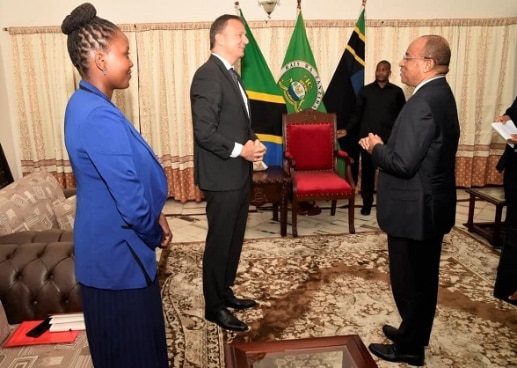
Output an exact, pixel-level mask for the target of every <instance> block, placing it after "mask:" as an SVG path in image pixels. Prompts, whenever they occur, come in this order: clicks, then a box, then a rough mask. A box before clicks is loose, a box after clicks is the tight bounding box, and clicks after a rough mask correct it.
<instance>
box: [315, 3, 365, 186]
mask: <svg viewBox="0 0 517 368" xmlns="http://www.w3.org/2000/svg"><path fill="white" fill-rule="evenodd" d="M364 12H365V8H364V7H363V9H362V10H361V13H360V15H359V18H358V20H357V22H356V24H355V27H354V30H353V32H352V35H351V36H350V39H349V41H348V44H347V46H346V48H345V51H344V52H343V55H342V56H341V60H340V61H339V64H338V66H337V68H336V70H335V72H334V75H333V76H332V79H331V80H330V83H329V86H328V88H327V91H326V92H325V95H324V96H323V101H324V103H325V107H326V108H327V111H329V112H333V113H336V118H337V128H338V129H344V128H345V127H346V125H347V123H348V121H349V120H350V117H351V115H352V113H353V111H354V109H355V103H356V96H357V94H358V93H359V90H360V89H361V87H363V86H364V55H365V53H364V49H365V42H366V37H365V22H364ZM359 138H360V137H359V129H355V131H349V132H347V135H346V136H345V137H344V138H341V139H339V146H340V147H341V148H342V149H343V150H345V151H346V152H347V153H348V154H349V155H350V156H351V157H352V158H353V159H354V165H352V174H353V176H354V180H356V181H357V173H358V164H359V144H358V141H359Z"/></svg>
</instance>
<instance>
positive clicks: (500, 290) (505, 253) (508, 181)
mask: <svg viewBox="0 0 517 368" xmlns="http://www.w3.org/2000/svg"><path fill="white" fill-rule="evenodd" d="M495 121H496V122H501V123H505V124H507V123H508V122H509V121H513V122H515V121H517V98H516V99H515V101H513V104H512V106H510V107H509V108H508V109H507V110H506V112H505V113H504V115H502V116H497V117H496V118H495ZM507 143H508V144H507V145H506V149H505V151H504V153H503V155H502V156H501V159H500V160H499V163H498V164H497V169H498V170H499V171H503V170H504V174H503V186H504V195H505V199H506V206H507V207H506V232H505V240H504V244H503V249H502V250H501V257H500V259H499V266H498V267H497V276H496V280H495V286H494V296H495V297H496V298H498V299H501V300H504V301H506V302H508V303H511V304H513V305H517V146H516V144H517V134H512V135H511V136H510V138H509V139H508V141H507ZM510 144H512V145H513V147H512V146H511V145H510Z"/></svg>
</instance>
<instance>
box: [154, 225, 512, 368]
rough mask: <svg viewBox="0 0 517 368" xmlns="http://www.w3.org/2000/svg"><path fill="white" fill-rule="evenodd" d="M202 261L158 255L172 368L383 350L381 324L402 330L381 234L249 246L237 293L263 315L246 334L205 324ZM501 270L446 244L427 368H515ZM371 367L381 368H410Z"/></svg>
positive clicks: (482, 253) (459, 240)
mask: <svg viewBox="0 0 517 368" xmlns="http://www.w3.org/2000/svg"><path fill="white" fill-rule="evenodd" d="M202 252H203V243H179V244H173V246H172V247H171V248H169V249H168V250H165V251H164V252H163V253H162V258H161V261H160V278H161V282H162V289H163V302H164V309H165V317H166V325H167V337H168V344H169V352H170V359H171V367H200V368H212V367H213V368H220V367H224V366H225V364H224V356H223V347H224V344H225V343H228V342H231V341H241V342H242V341H268V340H283V339H293V338H303V337H316V336H334V335H348V334H358V335H359V336H360V337H361V339H362V340H363V342H364V343H365V345H368V344H369V343H370V342H383V341H386V340H385V339H384V338H383V335H382V332H381V326H382V325H383V324H385V323H390V324H393V325H395V326H397V325H398V323H399V317H398V313H397V310H396V308H395V305H394V302H393V299H392V296H391V291H390V286H389V278H388V274H387V251H386V236H385V235H384V234H383V233H380V232H376V233H373V232H372V233H361V234H354V235H349V234H347V235H341V236H340V235H331V236H308V237H300V238H285V239H264V240H251V241H247V242H246V243H245V246H244V249H243V253H242V257H241V263H240V268H239V274H238V279H237V285H236V286H235V288H234V290H235V293H236V295H238V296H243V297H252V298H254V299H256V300H257V301H258V302H259V303H260V307H258V308H255V309H252V310H246V311H242V312H237V316H238V317H239V318H241V319H242V320H243V321H245V322H247V323H248V324H249V326H250V331H249V332H246V333H230V332H225V331H223V330H221V329H220V328H218V327H217V326H216V325H215V324H213V323H207V322H206V321H205V319H204V318H203V316H204V310H203V304H204V303H203V296H202V289H201V259H202ZM497 261H498V253H496V252H494V251H493V250H492V249H490V248H489V247H488V246H486V245H484V244H483V243H480V242H479V241H477V240H476V239H474V238H472V237H471V236H470V235H468V234H466V233H464V232H462V231H461V230H459V229H453V231H452V232H451V233H450V234H448V235H447V236H446V238H445V244H444V247H443V253H442V263H441V275H440V291H439V306H438V310H437V313H436V318H435V323H434V328H433V333H432V337H431V342H430V345H429V347H428V348H427V349H426V367H436V368H438V367H440V368H443V367H451V368H452V367H454V368H458V367H469V368H476V367H490V368H498V367H501V368H502V367H517V309H516V308H515V307H513V306H511V305H509V304H507V303H503V302H500V301H498V300H496V299H494V298H493V297H492V286H493V283H494V276H495V269H496V267H497ZM375 359H376V362H377V364H378V366H379V367H381V368H384V367H386V368H388V367H406V365H404V364H400V365H398V364H393V363H387V362H384V361H379V360H377V358H375Z"/></svg>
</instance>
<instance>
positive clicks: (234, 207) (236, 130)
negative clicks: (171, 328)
mask: <svg viewBox="0 0 517 368" xmlns="http://www.w3.org/2000/svg"><path fill="white" fill-rule="evenodd" d="M247 43H248V39H247V38H246V32H245V29H244V24H243V23H242V20H241V19H240V18H239V17H237V16H235V15H228V14H226V15H222V16H220V17H219V18H217V19H216V20H215V21H214V22H213V24H212V26H211V27H210V50H211V52H212V54H211V56H210V57H209V59H208V61H207V62H206V63H204V64H203V65H202V66H201V67H200V68H199V69H198V70H197V71H196V73H195V74H194V78H193V80H192V85H191V89H190V100H191V107H192V120H193V125H194V170H195V171H194V181H195V183H196V184H197V185H198V186H199V188H200V189H201V190H202V191H203V194H204V197H205V199H206V203H207V205H206V213H207V219H208V233H207V237H206V244H205V252H204V255H203V295H204V297H205V317H206V319H207V320H209V321H211V322H214V323H217V324H218V325H219V326H221V327H223V328H224V329H227V330H232V331H245V330H247V329H248V326H247V325H246V324H245V323H244V322H242V321H240V320H239V319H238V318H237V317H235V316H234V315H233V314H232V313H231V312H230V311H229V310H228V309H227V308H234V309H245V308H250V307H253V306H255V305H257V303H256V302H255V301H254V300H251V299H240V298H237V297H235V295H234V293H233V291H232V289H231V287H232V286H233V284H234V282H235V277H236V274H237V267H238V265H239V259H240V254H241V249H242V243H243V240H244V232H245V229H246V221H247V218H248V209H249V201H250V190H251V176H252V173H253V171H252V170H253V166H252V165H253V164H252V162H254V161H260V160H262V158H263V156H264V154H265V152H266V148H265V146H264V145H263V144H262V143H261V142H260V141H259V140H258V139H257V136H256V135H255V133H254V132H253V130H252V129H251V119H250V116H249V104H248V98H247V96H246V92H245V89H244V86H243V85H242V83H241V81H240V78H239V76H238V75H237V73H236V72H235V70H234V69H233V65H234V64H235V63H236V62H237V61H238V60H239V59H240V58H241V57H242V56H243V55H244V48H245V47H246V44H247Z"/></svg>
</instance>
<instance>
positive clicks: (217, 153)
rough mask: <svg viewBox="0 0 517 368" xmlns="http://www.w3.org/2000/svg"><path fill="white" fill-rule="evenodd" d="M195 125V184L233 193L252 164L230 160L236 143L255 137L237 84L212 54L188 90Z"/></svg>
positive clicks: (204, 187)
mask: <svg viewBox="0 0 517 368" xmlns="http://www.w3.org/2000/svg"><path fill="white" fill-rule="evenodd" d="M190 99H191V106H192V119H193V124H194V182H195V183H196V184H197V185H198V186H199V188H200V189H201V190H210V191H226V190H236V189H239V188H242V187H243V185H245V183H246V180H248V178H250V176H251V174H252V168H253V166H252V164H251V162H249V161H246V160H244V159H243V158H241V157H238V158H231V157H230V154H231V153H232V150H233V148H234V146H235V142H238V143H241V144H245V143H246V142H247V141H248V140H249V139H251V140H255V139H257V136H256V135H255V133H254V132H253V131H252V129H251V121H250V118H249V115H248V112H247V110H246V104H245V102H244V99H243V98H242V95H241V91H240V89H239V87H238V85H237V84H236V83H235V82H234V80H233V79H232V76H231V74H230V72H229V71H228V69H227V68H226V67H225V65H224V64H223V63H222V61H221V60H220V59H218V58H217V57H216V56H214V55H211V56H210V58H209V59H208V60H207V62H206V63H205V64H203V65H202V66H201V67H200V68H199V69H198V70H197V71H196V73H195V74H194V78H193V80H192V85H191V88H190Z"/></svg>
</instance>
